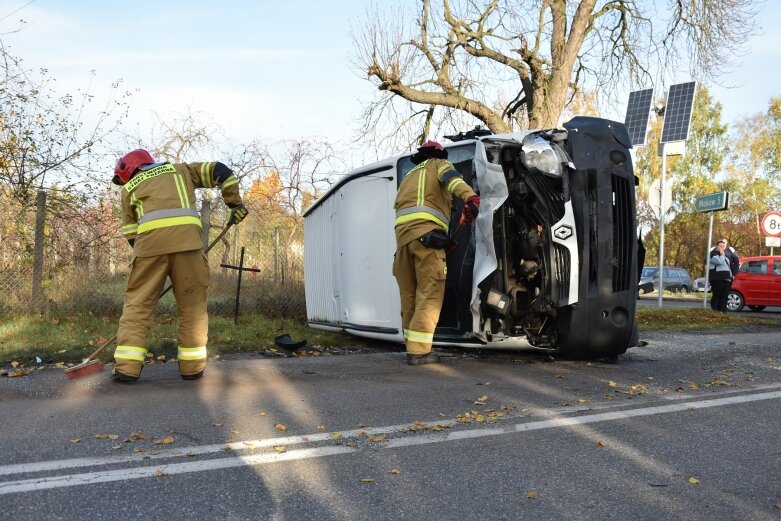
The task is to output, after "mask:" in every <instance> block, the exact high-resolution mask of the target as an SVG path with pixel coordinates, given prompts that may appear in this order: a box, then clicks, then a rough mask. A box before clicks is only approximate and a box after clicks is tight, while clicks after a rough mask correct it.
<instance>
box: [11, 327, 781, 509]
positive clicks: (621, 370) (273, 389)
mask: <svg viewBox="0 0 781 521" xmlns="http://www.w3.org/2000/svg"><path fill="white" fill-rule="evenodd" d="M641 337H642V338H643V340H644V341H645V342H647V343H648V345H646V346H644V347H638V348H633V349H631V350H630V351H629V352H628V353H627V354H626V355H623V356H621V357H620V358H619V360H618V362H617V363H615V364H608V363H598V362H584V361H564V360H552V359H550V358H548V357H545V356H541V355H536V354H530V353H496V352H492V353H482V352H474V351H470V352H461V351H453V352H451V354H452V356H450V357H448V358H447V359H446V360H445V362H444V363H443V364H441V365H438V366H421V367H410V366H408V365H406V364H405V363H404V359H403V353H401V352H397V351H395V348H394V349H388V348H387V347H385V348H378V349H374V350H369V351H367V352H363V353H356V354H348V355H344V356H319V357H313V356H306V357H296V358H274V359H270V358H263V357H260V356H255V357H252V356H241V357H238V356H237V357H234V358H231V359H223V360H220V361H212V362H210V365H209V368H208V372H207V375H206V376H205V377H204V378H203V379H202V380H199V381H196V382H184V381H182V380H180V379H179V378H178V375H177V372H176V366H175V365H172V364H160V365H154V366H147V367H146V368H145V370H144V373H143V377H142V379H141V381H140V382H139V383H137V384H135V385H119V384H112V383H111V382H110V381H108V378H107V373H103V374H101V375H97V376H95V377H93V378H90V379H83V380H77V381H70V380H67V379H66V378H65V376H64V375H63V374H62V371H61V370H58V369H54V368H49V369H44V370H41V371H36V372H34V373H33V374H31V375H29V376H26V377H22V378H2V379H0V417H1V418H2V420H3V426H2V430H0V438H1V439H0V447H2V461H1V462H0V518H3V519H14V520H26V519H30V520H33V519H34V520H41V519H47V520H48V519H79V520H90V519H183V518H193V519H253V520H258V519H273V520H305V519H312V520H328V519H334V520H337V519H338V520H342V521H343V520H353V519H372V520H383V519H393V520H398V519H432V520H433V519H437V520H440V519H442V520H449V519H453V520H455V519H457V520H466V519H534V520H545V519H566V520H569V519H599V520H605V519H621V520H624V519H633V520H645V519H647V520H654V521H657V520H660V519H687V520H700V519H702V520H709V521H710V520H714V519H719V520H722V519H735V520H742V519H751V520H778V519H779V517H780V514H781V465H780V464H779V461H781V430H780V429H779V428H778V426H779V425H781V351H780V350H779V346H781V328H768V327H765V328H763V329H745V330H739V331H738V330H735V331H720V332H718V333H714V334H705V333H699V334H697V333H677V332H671V333H653V334H641ZM282 429H284V430H282ZM112 438H114V439H112ZM155 441H157V443H155Z"/></svg>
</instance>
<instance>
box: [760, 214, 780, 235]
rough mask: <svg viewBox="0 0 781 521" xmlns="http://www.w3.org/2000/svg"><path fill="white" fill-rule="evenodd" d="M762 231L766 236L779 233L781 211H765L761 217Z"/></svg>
mask: <svg viewBox="0 0 781 521" xmlns="http://www.w3.org/2000/svg"><path fill="white" fill-rule="evenodd" d="M762 232H763V233H764V234H765V236H766V237H778V236H779V235H781V213H778V212H768V213H766V214H765V216H764V217H762Z"/></svg>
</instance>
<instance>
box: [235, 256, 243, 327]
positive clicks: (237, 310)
mask: <svg viewBox="0 0 781 521" xmlns="http://www.w3.org/2000/svg"><path fill="white" fill-rule="evenodd" d="M243 268H244V246H242V247H241V256H240V257H239V280H238V282H237V283H236V308H235V309H234V310H233V323H234V324H235V325H239V298H240V297H241V272H242V271H243Z"/></svg>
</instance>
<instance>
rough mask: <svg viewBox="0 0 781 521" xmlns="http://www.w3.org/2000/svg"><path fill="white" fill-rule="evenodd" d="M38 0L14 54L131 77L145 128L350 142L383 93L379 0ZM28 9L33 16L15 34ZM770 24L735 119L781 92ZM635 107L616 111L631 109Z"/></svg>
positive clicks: (743, 68) (727, 96)
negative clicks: (359, 40) (162, 122)
mask: <svg viewBox="0 0 781 521" xmlns="http://www.w3.org/2000/svg"><path fill="white" fill-rule="evenodd" d="M28 1H29V0H0V18H3V17H5V18H4V19H2V20H0V33H2V34H3V36H2V39H3V42H4V43H5V45H6V46H7V47H10V51H11V53H12V54H14V55H16V56H20V57H22V58H24V60H25V62H26V63H27V64H28V66H31V67H46V68H47V69H49V71H50V75H51V76H52V77H54V78H56V79H57V84H58V85H59V86H60V88H63V90H69V91H73V90H75V89H76V88H85V87H86V86H87V84H88V82H89V71H91V70H95V71H96V74H97V76H96V79H95V80H94V81H93V86H92V87H91V89H92V91H93V92H94V93H96V94H97V95H98V96H100V95H103V94H104V93H106V92H107V91H108V85H109V84H110V83H111V81H113V80H115V79H118V78H122V79H123V86H124V88H126V89H131V90H136V89H138V93H137V94H135V95H134V97H133V102H132V105H133V118H134V120H135V121H137V122H138V124H139V125H140V128H141V129H143V128H145V126H151V119H152V114H153V113H158V114H160V115H162V116H166V115H168V114H171V113H175V112H179V113H183V112H185V111H186V110H187V109H188V107H189V108H190V109H191V110H193V111H196V112H203V113H205V114H208V115H209V116H210V117H211V118H212V119H213V121H214V122H215V123H216V124H217V125H219V126H220V127H222V129H223V130H224V131H225V133H226V135H228V136H229V138H231V139H232V140H233V141H234V142H246V141H249V140H250V139H252V138H253V137H259V138H263V139H269V140H273V139H280V138H284V139H294V138H301V137H309V136H320V137H324V138H326V139H328V140H330V141H332V142H339V141H343V140H345V139H349V138H350V137H352V136H353V131H354V129H355V128H356V127H357V124H358V123H357V121H358V118H359V117H360V114H361V104H360V100H366V99H369V98H370V97H371V96H372V95H373V92H374V91H373V89H374V87H373V86H372V85H371V84H370V83H369V82H368V81H366V80H365V75H363V74H360V73H359V72H358V71H356V70H354V69H353V67H352V65H351V63H350V55H351V52H352V40H351V38H350V24H351V23H352V24H353V26H357V24H358V23H360V21H361V19H362V18H363V17H364V16H365V13H366V10H367V8H368V7H369V6H370V3H369V1H368V0H366V1H360V0H355V1H352V2H351V1H348V0H331V1H328V2H322V1H311V0H305V1H300V0H298V1H296V0H291V1H289V2H279V1H274V2H270V1H255V2H249V1H229V0H224V1H222V2H204V1H187V2H184V1H178V0H176V1H166V2H149V1H133V2H126V1H83V0H82V1H78V0H74V1H68V2H64V1H59V2H58V1H54V0H36V1H34V2H33V3H31V4H29V5H26V6H25V4H27V3H28ZM400 1H402V0H400ZM409 2H412V0H403V3H409ZM22 6H24V7H23V9H21V10H20V11H18V12H17V13H14V14H12V15H10V16H8V15H9V14H10V13H11V12H12V11H14V10H15V9H18V8H20V7H22ZM20 18H21V19H24V20H26V21H27V24H26V25H25V26H24V27H23V29H22V30H21V31H19V32H16V33H10V31H13V30H14V29H16V28H17V27H18V20H19V19H20ZM759 23H760V24H761V26H762V27H761V33H762V34H760V35H758V36H756V37H754V38H752V40H751V42H750V46H749V53H748V54H747V55H745V56H743V57H739V58H738V59H737V60H736V63H737V65H736V66H735V67H733V69H732V71H731V73H730V74H728V75H726V76H725V77H723V78H722V79H721V83H722V84H723V85H725V86H729V87H731V88H725V87H720V86H714V85H711V86H710V87H711V90H712V93H713V94H714V95H715V97H716V99H717V100H718V101H720V102H721V103H722V104H723V107H724V117H725V120H726V121H727V122H730V121H733V120H734V119H735V118H738V117H740V116H741V115H746V114H749V113H753V112H759V111H763V110H765V109H766V108H767V103H768V100H769V98H770V97H771V96H773V95H781V72H780V69H781V68H780V67H779V66H778V64H779V63H781V45H779V44H778V43H777V41H774V38H773V36H772V32H773V30H774V28H777V27H781V2H777V1H775V0H768V1H767V2H766V3H765V5H764V6H763V8H762V11H761V14H760V17H759ZM688 80H689V78H688V77H681V78H676V79H675V81H676V82H678V81H688ZM658 90H659V89H658V88H657V91H658ZM623 109H624V107H623V106H622V107H620V110H618V111H617V113H616V114H606V115H605V116H607V117H611V118H613V119H621V120H623Z"/></svg>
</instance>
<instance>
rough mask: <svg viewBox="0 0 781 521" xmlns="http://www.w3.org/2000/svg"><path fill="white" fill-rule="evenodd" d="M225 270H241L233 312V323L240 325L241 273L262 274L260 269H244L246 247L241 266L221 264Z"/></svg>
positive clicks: (241, 257) (241, 258)
mask: <svg viewBox="0 0 781 521" xmlns="http://www.w3.org/2000/svg"><path fill="white" fill-rule="evenodd" d="M220 266H221V267H223V268H230V269H232V270H239V280H238V282H237V284H236V308H235V309H234V310H233V323H234V324H236V325H238V323H239V297H240V296H241V272H243V271H253V272H256V273H260V270H259V269H256V268H245V267H244V246H242V247H241V256H240V257H239V265H238V266H231V265H230V264H220Z"/></svg>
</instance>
